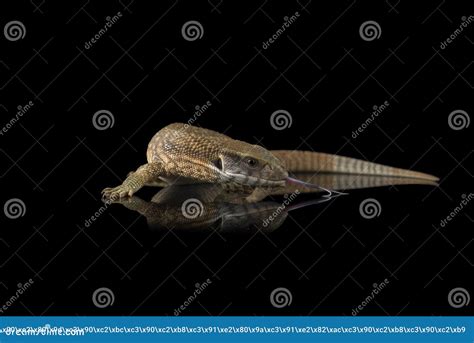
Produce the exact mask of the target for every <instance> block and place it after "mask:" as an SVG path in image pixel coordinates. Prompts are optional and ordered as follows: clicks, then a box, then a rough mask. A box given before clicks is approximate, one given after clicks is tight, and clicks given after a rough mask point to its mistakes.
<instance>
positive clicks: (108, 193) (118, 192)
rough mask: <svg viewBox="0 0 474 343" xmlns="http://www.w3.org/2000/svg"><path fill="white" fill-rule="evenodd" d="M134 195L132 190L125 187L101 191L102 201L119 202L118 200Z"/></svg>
mask: <svg viewBox="0 0 474 343" xmlns="http://www.w3.org/2000/svg"><path fill="white" fill-rule="evenodd" d="M133 193H134V190H133V189H132V188H131V187H129V186H125V185H120V186H117V187H109V188H105V189H104V190H102V199H104V200H111V201H115V200H119V199H120V198H125V197H131V196H132V195H133Z"/></svg>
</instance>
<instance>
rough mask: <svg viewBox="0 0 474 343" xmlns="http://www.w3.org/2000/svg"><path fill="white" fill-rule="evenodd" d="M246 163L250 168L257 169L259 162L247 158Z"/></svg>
mask: <svg viewBox="0 0 474 343" xmlns="http://www.w3.org/2000/svg"><path fill="white" fill-rule="evenodd" d="M245 163H247V165H248V166H250V167H255V166H256V165H257V160H256V159H253V158H247V159H246V160H245Z"/></svg>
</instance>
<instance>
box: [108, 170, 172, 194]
mask: <svg viewBox="0 0 474 343" xmlns="http://www.w3.org/2000/svg"><path fill="white" fill-rule="evenodd" d="M163 174H164V168H163V164H162V163H160V162H153V163H147V164H144V165H142V166H140V167H139V168H138V169H137V170H136V171H135V172H133V173H129V174H128V176H127V178H126V179H125V181H124V182H123V183H122V184H121V185H120V186H117V187H113V188H105V189H104V190H103V191H102V197H103V198H104V199H112V200H113V199H118V198H122V197H126V196H132V195H133V193H135V192H136V191H138V190H139V189H140V188H142V187H143V186H145V185H146V184H149V183H152V182H154V181H157V180H158V178H159V177H160V176H163Z"/></svg>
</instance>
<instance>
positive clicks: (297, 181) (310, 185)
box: [286, 176, 347, 197]
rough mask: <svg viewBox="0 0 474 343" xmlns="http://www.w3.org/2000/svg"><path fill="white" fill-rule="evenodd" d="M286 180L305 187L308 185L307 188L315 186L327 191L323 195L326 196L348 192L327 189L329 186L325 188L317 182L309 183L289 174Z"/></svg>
mask: <svg viewBox="0 0 474 343" xmlns="http://www.w3.org/2000/svg"><path fill="white" fill-rule="evenodd" d="M286 182H288V183H289V184H293V185H298V186H304V187H307V188H315V189H319V190H322V191H325V192H326V193H327V194H325V195H323V196H324V197H331V196H334V195H343V194H347V193H343V192H338V191H335V190H331V189H327V188H324V187H321V186H318V185H315V184H312V183H309V182H305V181H302V180H298V179H294V178H292V177H289V176H288V177H287V178H286Z"/></svg>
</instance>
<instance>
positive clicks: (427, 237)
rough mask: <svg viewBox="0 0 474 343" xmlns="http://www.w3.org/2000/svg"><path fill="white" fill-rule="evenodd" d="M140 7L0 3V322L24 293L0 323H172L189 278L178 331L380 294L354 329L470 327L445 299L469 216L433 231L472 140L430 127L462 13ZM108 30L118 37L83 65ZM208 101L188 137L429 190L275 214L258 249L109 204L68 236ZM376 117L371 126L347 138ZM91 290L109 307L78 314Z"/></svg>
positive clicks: (445, 103)
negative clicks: (34, 319)
mask: <svg viewBox="0 0 474 343" xmlns="http://www.w3.org/2000/svg"><path fill="white" fill-rule="evenodd" d="M151 3H152V2H147V3H145V2H140V3H138V2H131V3H127V2H126V1H119V2H117V1H101V2H99V1H96V2H94V3H92V2H77V3H73V2H69V1H68V2H59V1H58V2H44V3H40V2H36V1H33V2H28V1H15V2H13V1H10V2H5V1H4V2H2V4H1V26H2V27H3V26H4V25H5V24H6V23H7V22H9V21H11V20H19V21H21V22H22V23H23V24H24V25H25V27H26V35H25V37H24V39H21V40H18V41H15V42H12V41H8V40H6V39H5V38H4V36H1V37H0V38H1V39H0V44H1V48H0V60H1V63H0V64H1V65H0V71H1V72H0V84H1V85H2V88H1V98H0V99H1V101H0V102H1V105H2V106H1V118H2V125H5V124H6V123H7V122H8V121H9V120H10V119H11V118H12V117H14V116H15V112H16V108H17V106H18V105H25V104H26V103H28V101H33V102H34V106H33V107H32V108H31V110H30V111H29V112H27V114H25V115H24V116H23V117H22V118H21V120H20V121H19V122H17V123H16V124H15V125H14V126H13V127H12V128H10V130H8V132H6V133H5V134H4V135H2V136H1V137H0V141H1V149H2V151H1V152H2V154H1V157H0V165H1V171H0V173H1V175H2V179H1V184H2V192H1V195H0V201H1V203H2V204H3V203H5V202H6V201H7V200H9V199H11V198H20V199H22V200H23V201H24V203H25V205H26V213H25V215H24V216H23V217H21V218H19V219H16V220H12V219H8V218H6V217H5V216H3V214H2V225H1V227H2V230H1V238H2V239H1V241H0V251H1V260H2V261H3V262H2V271H1V284H0V294H1V298H0V299H2V304H3V299H5V300H6V299H8V298H10V296H11V295H13V294H14V293H15V291H16V288H17V284H18V283H24V282H26V281H27V280H28V279H29V278H32V279H33V280H34V285H33V286H32V287H31V288H30V289H29V290H28V291H27V292H26V293H25V294H24V295H22V296H21V298H20V299H19V301H17V302H15V303H14V304H13V306H11V307H10V308H9V309H8V311H5V313H4V314H5V315H19V314H22V315H29V314H33V315H66V314H68V315H76V314H77V315H130V314H133V315H173V311H174V309H176V308H178V307H179V306H180V305H181V304H182V303H183V302H184V301H185V300H186V299H187V298H188V297H189V296H190V295H191V294H192V293H193V291H194V285H195V284H196V283H202V282H203V281H205V280H206V279H207V278H210V279H211V280H212V284H211V285H210V286H209V288H208V289H206V291H205V292H204V293H203V294H202V295H200V296H199V297H198V299H197V300H196V301H195V302H193V303H192V304H191V305H190V306H189V307H188V308H187V309H186V310H185V311H183V315H264V314H266V315H308V314H311V315H351V311H352V309H354V308H355V307H357V305H359V304H360V303H361V302H362V300H364V299H365V297H367V295H369V294H370V292H371V290H372V285H373V284H374V283H380V282H382V281H383V280H384V279H385V278H388V279H389V280H390V283H389V285H388V286H387V287H386V288H385V289H384V290H383V291H382V292H381V293H380V294H379V295H378V296H377V297H376V299H375V300H374V301H372V302H371V303H370V304H369V305H368V306H367V307H366V308H364V310H363V311H361V315H466V314H472V305H469V306H466V307H463V308H459V309H456V308H452V307H451V306H449V304H448V300H447V296H448V293H449V291H450V290H451V289H453V288H455V287H463V288H465V289H467V290H470V292H471V293H472V290H473V288H472V271H473V268H472V266H473V264H472V261H473V249H472V248H473V244H472V240H473V236H472V216H470V214H469V213H472V212H470V211H472V210H471V209H472V205H469V207H468V208H466V209H465V210H463V212H462V213H460V214H459V215H457V216H456V217H455V219H454V220H453V221H452V222H450V224H449V225H447V226H446V227H444V228H440V225H439V224H440V221H441V219H443V218H445V217H446V216H447V215H448V214H449V213H450V212H451V210H452V209H453V208H454V207H456V206H457V205H458V204H459V202H460V201H461V199H462V198H461V197H462V195H463V194H469V193H470V192H471V191H472V174H471V172H470V170H472V169H470V168H469V167H468V165H472V128H471V127H468V128H465V129H463V130H453V129H451V128H450V127H449V125H448V115H449V113H451V112H452V111H454V110H458V109H461V110H465V111H466V112H467V113H469V114H472V109H473V108H472V95H473V94H472V88H473V86H472V85H473V79H472V75H473V73H472V72H473V67H472V27H468V29H467V30H465V31H464V32H463V33H462V34H461V35H459V36H458V37H457V38H456V39H455V40H454V41H453V42H452V43H451V44H449V45H448V46H447V47H446V49H444V50H441V49H440V43H441V42H442V41H444V40H445V39H446V38H447V37H449V35H450V34H451V33H452V32H453V31H454V30H455V29H456V28H457V27H458V26H459V24H460V23H461V21H462V19H461V17H462V16H469V15H470V14H472V8H469V7H468V3H469V2H467V1H465V2H457V3H456V2H450V3H449V4H448V3H447V2H446V3H444V2H442V3H439V4H438V3H435V2H425V3H423V4H422V3H418V2H417V6H416V7H414V4H413V2H409V1H402V2H397V3H396V4H395V2H393V3H392V4H391V3H390V2H384V1H379V2H368V1H366V2H356V1H354V2H351V1H338V2H335V1H333V2H330V3H329V4H328V3H327V2H325V3H324V4H323V3H321V2H315V1H312V2H304V1H300V2H277V1H264V2H255V3H250V2H249V4H247V5H244V4H243V3H241V2H233V3H232V2H230V1H226V2H219V3H218V2H217V1H211V2H207V1H203V2H200V1H192V2H191V1H188V2H176V3H175V2H168V1H159V2H154V4H153V5H152V4H151ZM118 11H120V12H121V13H122V14H123V16H122V18H121V19H120V20H119V21H118V22H117V23H116V24H114V25H113V27H112V28H111V29H110V30H109V31H108V32H107V33H106V34H105V35H103V36H102V37H101V38H100V39H99V40H98V41H97V42H96V43H95V44H94V45H93V46H92V47H91V48H90V49H85V47H84V44H85V42H86V41H89V40H90V39H91V38H92V37H93V36H94V35H95V34H96V33H97V32H98V31H99V30H100V28H102V27H103V25H104V24H105V18H106V17H107V16H113V15H114V14H116V13H117V12H118ZM296 11H298V12H299V13H300V17H299V18H298V19H297V20H296V22H294V23H293V24H292V25H291V27H290V28H289V29H288V30H287V31H285V33H284V34H283V35H281V37H279V38H278V40H276V42H274V43H273V44H272V45H270V47H269V48H268V49H263V48H262V43H263V42H264V41H266V40H267V39H268V38H269V37H271V36H272V35H273V34H274V33H275V32H276V31H277V30H278V28H279V27H280V26H281V25H282V24H283V20H284V19H283V18H284V17H285V16H291V15H293V14H294V13H295V12H296ZM189 20H197V21H199V22H200V23H201V25H202V26H203V28H204V34H203V37H202V38H201V39H198V40H195V41H187V40H185V39H183V37H182V35H181V27H182V26H183V24H184V23H185V22H187V21H189ZM367 20H374V21H376V22H377V23H379V25H380V27H381V36H380V38H379V39H376V40H373V41H365V40H363V39H361V37H360V35H359V27H360V25H361V24H362V23H363V22H365V21H367ZM471 25H472V24H471ZM207 101H210V102H211V103H212V105H211V107H210V108H209V109H208V110H207V111H206V112H205V113H204V114H203V115H202V116H200V117H199V119H198V120H197V122H196V123H195V124H196V125H199V126H202V127H206V128H210V129H214V130H217V131H220V132H225V133H226V134H228V135H229V136H231V137H234V138H238V139H241V140H245V141H248V142H253V143H259V144H262V145H263V146H265V147H268V148H271V149H302V150H310V149H312V150H316V151H324V152H331V153H338V154H341V155H346V156H352V157H358V158H363V159H367V160H372V161H377V162H379V163H384V164H390V165H396V166H398V167H403V168H412V169H415V170H420V171H424V172H428V173H431V174H434V175H437V176H439V177H440V178H441V181H440V187H438V188H434V187H429V186H397V187H384V188H379V189H365V190H357V191H352V192H351V194H350V195H349V196H346V197H343V198H338V199H336V200H335V201H332V202H329V203H325V204H322V205H319V206H315V207H314V206H313V207H309V208H306V209H302V210H299V211H295V212H292V213H291V214H290V216H289V218H287V220H286V221H285V223H284V224H283V225H282V226H281V227H280V228H279V229H278V230H276V231H275V232H273V233H271V234H268V235H267V234H263V233H256V234H253V233H252V234H250V233H242V234H240V235H239V234H233V235H222V234H219V233H218V232H215V231H201V232H194V233H193V232H173V231H153V230H150V229H149V228H148V227H147V225H146V222H145V220H144V218H142V217H140V216H138V215H137V214H136V213H133V212H130V211H128V210H126V209H125V208H123V207H121V206H120V205H115V206H112V207H110V208H109V209H108V210H107V212H106V213H105V214H103V215H102V216H101V217H100V218H99V219H98V220H97V221H96V222H95V223H94V224H93V225H91V226H90V227H88V228H85V227H84V222H85V220H86V219H88V218H89V217H90V216H91V215H93V214H94V212H95V211H97V209H98V208H100V206H102V203H101V201H100V191H101V189H103V188H104V187H108V186H115V185H117V184H119V183H120V181H121V180H123V178H124V177H125V176H126V174H127V173H128V172H129V171H131V170H133V169H135V168H136V167H137V166H139V165H140V164H143V163H144V161H145V150H146V145H147V143H148V141H149V139H150V138H151V137H152V136H153V134H154V133H155V132H156V131H158V130H159V129H160V128H162V127H163V126H165V125H167V124H169V123H172V122H186V121H188V119H189V118H191V117H192V113H193V111H194V108H195V106H197V105H203V104H205V103H206V102H207ZM384 101H388V102H389V104H390V105H389V107H388V109H387V110H385V112H383V114H381V115H380V116H379V117H378V118H377V120H376V122H375V123H373V124H371V125H370V126H369V127H368V128H367V129H366V130H365V131H364V132H363V133H362V134H360V136H359V137H357V138H356V139H354V138H352V137H351V134H352V131H354V130H356V129H357V127H358V126H359V125H361V123H362V122H364V121H365V120H366V118H367V117H368V116H369V115H370V111H371V109H372V107H373V106H374V105H381V104H382V103H383V102H384ZM102 109H105V110H109V111H111V112H112V113H113V115H114V118H115V124H114V126H113V127H112V128H110V129H108V130H103V131H100V130H97V129H95V128H94V126H93V125H92V116H93V114H94V113H95V112H97V111H99V110H102ZM280 109H284V110H286V111H288V112H289V113H290V114H291V116H292V125H291V127H289V128H287V129H285V130H281V131H277V130H274V129H272V127H271V125H270V115H271V114H272V113H273V112H274V111H276V110H280ZM152 194H153V190H151V189H146V190H143V191H140V192H139V195H140V196H141V197H143V198H149V197H150V196H151V195H152ZM304 198H305V199H310V198H311V196H309V195H305V196H304ZM366 198H375V199H377V200H378V201H379V202H380V204H381V208H382V211H381V214H380V216H379V217H377V218H374V219H371V220H368V219H364V218H362V217H361V215H360V213H359V204H360V203H361V201H363V200H364V199H366ZM99 287H108V288H110V289H111V290H112V291H113V293H114V295H115V302H114V304H113V306H110V307H107V308H104V309H99V308H97V307H95V306H94V305H93V303H92V299H91V297H92V293H93V292H94V291H95V290H96V289H97V288H99ZM277 287H285V288H287V289H289V290H290V291H291V293H292V297H293V301H292V304H291V305H290V306H287V307H284V308H281V309H279V308H275V307H273V306H272V305H271V303H270V301H269V296H270V293H271V292H272V290H274V289H275V288H277Z"/></svg>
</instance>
